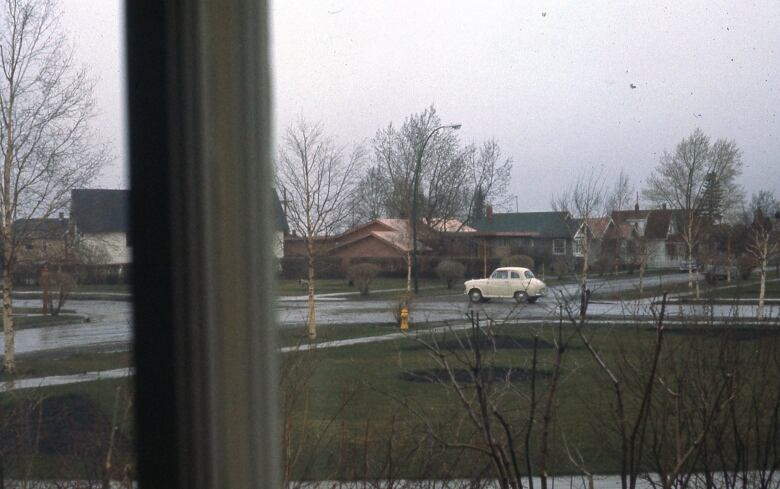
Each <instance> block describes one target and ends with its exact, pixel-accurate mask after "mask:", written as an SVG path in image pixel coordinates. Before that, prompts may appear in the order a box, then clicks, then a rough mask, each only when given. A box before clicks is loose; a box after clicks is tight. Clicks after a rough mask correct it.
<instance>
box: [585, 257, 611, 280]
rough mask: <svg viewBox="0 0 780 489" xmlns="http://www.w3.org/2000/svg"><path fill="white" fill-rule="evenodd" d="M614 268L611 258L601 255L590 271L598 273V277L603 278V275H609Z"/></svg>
mask: <svg viewBox="0 0 780 489" xmlns="http://www.w3.org/2000/svg"><path fill="white" fill-rule="evenodd" d="M614 267H615V264H614V262H613V260H612V257H610V256H608V255H601V256H600V257H599V258H598V259H597V260H596V261H595V262H593V264H592V265H591V266H590V269H591V271H592V272H593V273H598V274H599V276H600V277H603V276H604V274H605V273H609V272H611V271H612V269H613V268H614Z"/></svg>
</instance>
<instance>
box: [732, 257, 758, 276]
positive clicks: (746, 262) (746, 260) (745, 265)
mask: <svg viewBox="0 0 780 489" xmlns="http://www.w3.org/2000/svg"><path fill="white" fill-rule="evenodd" d="M754 268H756V261H755V259H753V257H752V256H750V255H742V256H740V257H739V258H738V259H737V271H739V278H741V279H742V280H747V279H749V278H750V274H751V273H753V269H754Z"/></svg>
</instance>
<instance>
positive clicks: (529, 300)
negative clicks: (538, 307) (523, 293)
mask: <svg viewBox="0 0 780 489" xmlns="http://www.w3.org/2000/svg"><path fill="white" fill-rule="evenodd" d="M538 300H539V298H538V297H529V298H528V302H530V303H531V304H533V303H534V302H536V301H538Z"/></svg>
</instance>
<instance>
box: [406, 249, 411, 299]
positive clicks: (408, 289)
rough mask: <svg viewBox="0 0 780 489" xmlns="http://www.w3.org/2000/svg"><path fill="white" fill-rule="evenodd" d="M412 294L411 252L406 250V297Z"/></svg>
mask: <svg viewBox="0 0 780 489" xmlns="http://www.w3.org/2000/svg"><path fill="white" fill-rule="evenodd" d="M411 296H412V254H411V253H409V252H406V298H407V299H408V298H409V297H411Z"/></svg>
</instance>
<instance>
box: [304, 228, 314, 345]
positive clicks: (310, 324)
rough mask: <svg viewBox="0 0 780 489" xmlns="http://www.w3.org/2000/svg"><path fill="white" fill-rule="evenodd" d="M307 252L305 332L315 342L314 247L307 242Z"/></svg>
mask: <svg viewBox="0 0 780 489" xmlns="http://www.w3.org/2000/svg"><path fill="white" fill-rule="evenodd" d="M307 247H308V251H309V260H308V263H309V266H308V270H309V274H308V280H309V285H308V288H309V299H308V304H309V315H308V317H307V319H306V331H307V333H308V335H309V339H310V340H316V339H317V318H316V307H315V299H314V280H315V278H314V246H313V244H312V242H311V240H309V243H308V244H307Z"/></svg>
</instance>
